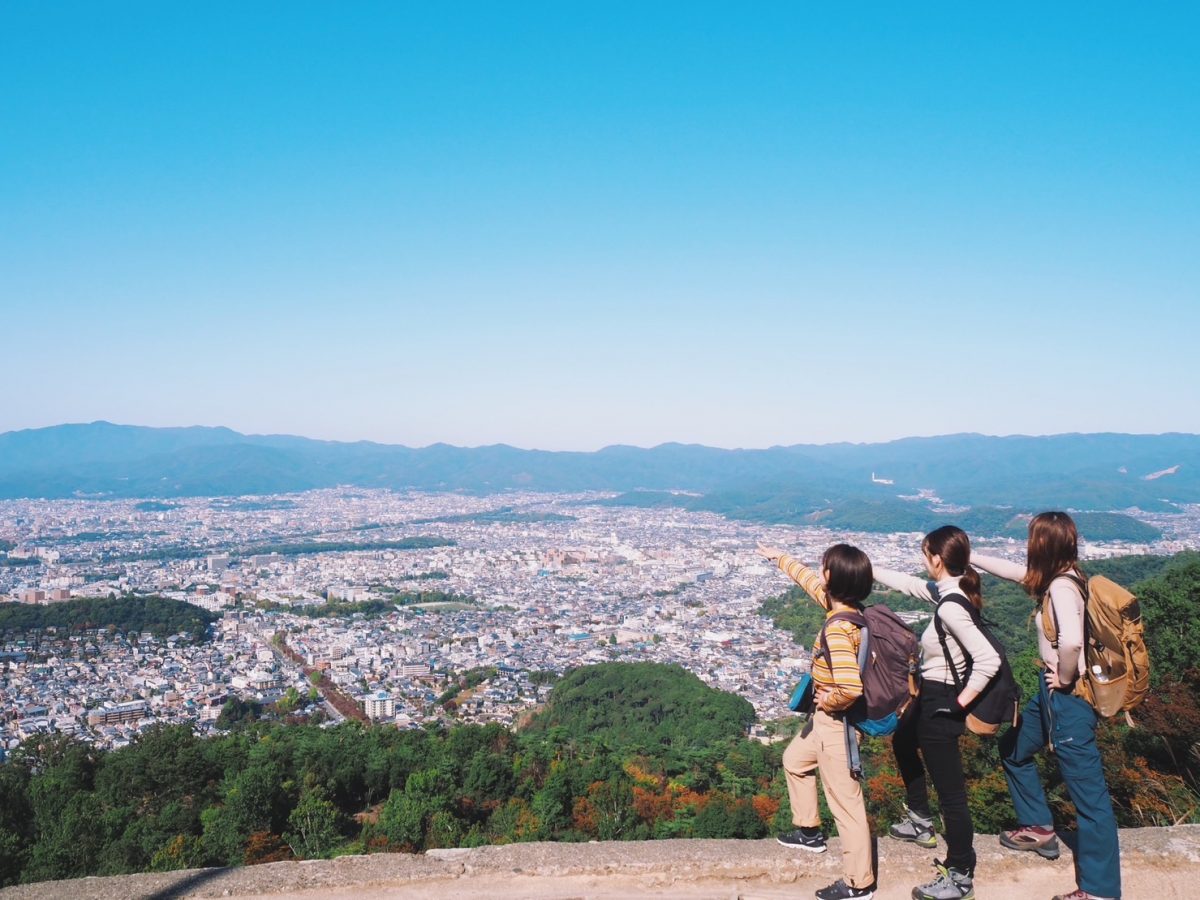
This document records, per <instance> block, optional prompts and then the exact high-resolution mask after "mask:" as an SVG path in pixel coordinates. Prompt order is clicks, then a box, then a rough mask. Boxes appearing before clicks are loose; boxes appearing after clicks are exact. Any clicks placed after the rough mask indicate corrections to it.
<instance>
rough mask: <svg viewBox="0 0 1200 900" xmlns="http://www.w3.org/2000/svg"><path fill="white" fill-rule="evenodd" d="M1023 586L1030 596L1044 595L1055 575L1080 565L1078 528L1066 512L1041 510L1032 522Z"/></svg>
mask: <svg viewBox="0 0 1200 900" xmlns="http://www.w3.org/2000/svg"><path fill="white" fill-rule="evenodd" d="M1026 556H1027V559H1026V563H1025V568H1026V570H1027V571H1026V572H1025V577H1024V578H1023V579H1022V580H1021V584H1022V586H1023V587H1024V588H1025V590H1026V591H1027V592H1028V593H1029V595H1030V596H1031V597H1041V596H1042V595H1044V594H1045V593H1046V591H1047V589H1048V588H1049V587H1050V582H1051V581H1053V580H1054V579H1055V577H1056V576H1058V575H1061V574H1062V573H1063V572H1066V571H1069V570H1072V569H1074V570H1076V571H1078V568H1079V531H1078V530H1077V529H1076V528H1075V522H1074V520H1073V519H1072V518H1071V517H1070V516H1068V515H1067V514H1066V513H1065V512H1044V513H1038V514H1037V515H1036V516H1034V517H1033V518H1032V519H1031V520H1030V522H1029V548H1028V550H1027V551H1026Z"/></svg>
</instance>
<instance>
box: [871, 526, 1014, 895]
mask: <svg viewBox="0 0 1200 900" xmlns="http://www.w3.org/2000/svg"><path fill="white" fill-rule="evenodd" d="M921 552H922V554H923V555H924V557H925V568H926V570H927V571H928V573H929V580H927V579H924V578H917V577H915V576H913V575H905V574H903V573H901V572H894V571H892V570H891V569H881V568H879V567H878V566H875V567H874V572H875V580H876V581H878V582H879V583H881V584H883V585H886V586H887V587H889V588H892V589H893V590H897V591H902V592H904V593H906V594H908V595H910V596H912V597H920V598H921V599H922V600H927V601H929V602H930V603H933V604H935V609H934V614H933V618H932V619H931V620H930V623H929V627H928V628H926V629H925V631H924V633H923V634H922V635H921V691H920V694H919V695H918V697H917V701H916V703H914V704H913V705H912V707H910V708H909V711H908V713H907V714H906V715H905V718H904V720H903V721H902V722H901V723H900V727H899V728H898V729H897V730H896V733H895V735H894V736H893V738H892V748H893V750H894V752H895V754H896V764H897V767H898V768H899V769H900V776H901V777H902V778H903V779H904V788H905V793H906V794H907V806H908V809H907V817H906V818H905V819H904V821H902V822H900V823H898V824H896V825H893V826H892V827H891V829H890V832H889V833H890V834H891V836H892V837H894V838H897V839H899V840H903V841H912V842H913V843H915V844H917V845H918V846H921V847H929V848H933V847H936V846H937V836H936V835H935V834H934V830H933V815H932V813H931V811H930V808H929V790H928V787H927V785H926V772H927V771H928V773H929V775H930V776H932V778H933V787H934V789H935V790H936V791H937V794H938V800H939V801H940V803H941V808H942V818H943V820H944V821H945V825H946V861H945V862H944V863H943V862H940V861H938V860H936V859H935V860H934V866H935V867H936V868H937V870H938V877H937V878H935V879H934V880H933V881H931V882H929V883H928V884H923V885H920V886H919V887H916V888H914V889H913V893H912V895H913V898H914V900H970V898H973V897H974V896H975V890H974V878H975V848H974V837H975V828H974V825H973V824H972V822H971V811H970V809H969V808H968V807H967V783H966V778H965V777H964V775H963V765H962V755H961V753H960V752H959V747H958V740H959V738H960V737H962V734H963V731H964V730H965V725H966V709H967V707H969V706H970V705H971V703H972V702H973V701H974V700H975V699H976V698H977V697H978V696H979V694H980V693H981V692H982V691H983V689H984V688H985V687H986V686H987V684H988V682H989V681H991V679H992V678H993V676H995V675H996V673H997V672H998V671H1000V664H1001V659H1000V654H999V653H997V652H996V649H995V647H993V646H992V644H991V643H990V642H989V641H988V639H987V637H986V636H985V635H984V634H983V632H982V631H981V630H980V628H979V627H978V625H977V624H976V617H975V616H972V614H971V612H970V611H969V610H968V609H967V607H966V605H965V604H964V603H962V602H956V601H955V600H954V599H951V600H950V602H943V601H946V600H947V598H954V597H955V596H957V597H958V598H965V600H966V602H967V603H969V604H970V605H971V606H972V607H974V609H975V610H976V611H978V610H980V609H982V607H983V594H982V591H981V588H980V582H979V573H978V572H976V571H975V570H974V569H973V568H971V566H970V564H969V563H970V559H971V542H970V540H969V539H968V537H967V535H966V532H964V531H963V530H962V529H961V528H956V527H954V526H953V525H944V526H943V527H941V528H938V529H937V530H936V531H931V532H930V533H929V534H927V535H925V539H924V541H922V543H921ZM939 623H940V625H941V627H942V631H943V633H945V634H947V635H949V636H950V637H951V638H952V640H948V641H945V640H942V639H941V638H940V636H939V633H938V627H937V626H938V624H939ZM961 672H968V673H969V674H967V675H966V676H964V677H965V683H963V684H962V687H961V690H959V689H957V688H956V687H955V685H956V682H958V681H960V680H962V679H961V678H960V676H959V674H958V673H961Z"/></svg>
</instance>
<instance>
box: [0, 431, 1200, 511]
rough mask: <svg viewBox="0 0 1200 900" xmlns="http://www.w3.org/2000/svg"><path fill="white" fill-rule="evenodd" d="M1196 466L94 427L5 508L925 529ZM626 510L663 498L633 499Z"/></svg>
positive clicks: (1144, 440)
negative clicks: (455, 499) (409, 492)
mask: <svg viewBox="0 0 1200 900" xmlns="http://www.w3.org/2000/svg"><path fill="white" fill-rule="evenodd" d="M1198 458H1200V435H1189V434H1163V435H1129V434H1063V435H1054V436H1048V437H1027V436H1012V437H989V436H985V435H977V434H958V435H946V436H942V437H923V438H904V439H901V440H897V441H892V442H888V443H881V444H846V443H841V444H827V445H794V446H788V447H771V448H768V449H758V450H753V449H751V450H745V449H737V450H728V449H720V448H713V447H705V446H700V445H695V444H662V445H660V446H658V447H653V448H648V449H643V448H638V447H629V446H611V447H606V448H604V449H602V450H599V451H595V452H577V451H562V452H551V451H543V450H522V449H518V448H515V447H510V446H507V445H503V444H498V445H491V446H485V447H474V448H466V447H454V446H450V445H447V444H434V445H431V446H429V447H423V448H419V449H418V448H411V447H405V446H399V445H388V444H377V443H371V442H367V441H361V442H355V443H340V442H335V441H318V440H310V439H307V438H301V437H294V436H289V435H243V434H239V433H238V432H235V431H232V430H230V429H228V428H206V427H191V428H146V427H140V426H126V425H114V424H111V423H108V422H95V423H92V424H89V425H60V426H53V427H50V428H41V429H32V430H25V431H13V432H8V433H5V434H0V498H19V497H43V498H67V497H75V496H81V495H82V496H97V497H111V498H128V497H185V496H210V495H211V496H222V495H244V494H269V493H282V492H288V491H301V490H309V489H313V488H321V487H332V486H335V485H342V484H349V485H356V486H362V487H382V488H395V489H405V488H413V489H420V490H463V491H472V492H480V493H491V492H498V491H505V490H513V489H519V490H543V491H576V490H611V491H617V492H638V491H687V492H692V493H696V494H702V495H704V496H703V498H702V499H701V500H691V501H687V502H686V505H689V506H691V507H692V508H699V509H708V510H711V511H714V512H722V513H725V514H729V515H738V516H742V517H746V518H754V519H761V520H763V521H797V520H800V519H802V518H804V517H807V516H812V515H813V514H817V518H820V517H821V516H822V515H824V516H825V517H828V518H829V519H830V522H831V523H839V524H841V525H842V526H843V527H850V524H851V523H848V522H843V521H842V519H843V518H844V516H843V515H842V511H841V510H840V509H839V508H840V507H842V506H845V507H846V508H847V509H851V510H857V512H856V514H855V515H854V516H853V517H852V518H853V519H854V520H861V519H862V518H863V517H864V515H865V517H866V518H867V519H871V518H873V517H876V518H881V519H887V520H901V519H904V520H912V521H913V522H914V523H915V525H916V526H920V524H921V523H922V522H924V521H925V520H926V519H927V518H928V514H929V509H930V504H931V502H932V501H931V499H930V497H929V495H928V492H932V493H933V494H934V495H936V497H938V498H940V500H941V501H943V502H944V503H946V504H954V505H960V506H971V507H981V506H984V507H997V508H998V509H997V510H996V511H993V512H992V513H990V514H989V516H990V518H991V519H997V518H1003V514H1004V510H1008V509H1010V508H1011V513H1012V515H1014V516H1015V515H1016V514H1017V513H1019V512H1022V511H1027V510H1028V509H1032V508H1037V507H1045V506H1057V507H1070V508H1074V509H1088V510H1120V509H1126V508H1129V507H1139V508H1141V509H1145V510H1166V509H1170V508H1171V504H1176V503H1195V502H1200V469H1198V468H1197V467H1196V466H1194V465H1192V462H1193V461H1194V460H1196V459H1198ZM1175 467H1178V468H1175ZM1172 469H1173V471H1172V472H1171V474H1166V475H1161V476H1160V477H1158V478H1155V479H1153V480H1147V479H1146V476H1147V475H1151V474H1155V473H1161V472H1164V471H1166V470H1172ZM1122 470H1123V471H1122ZM875 478H878V479H880V481H876V480H874V479H875ZM883 480H886V481H887V482H890V483H884V481H883ZM920 491H926V492H927V493H926V495H924V496H923V498H922V500H921V502H920V503H918V502H916V501H915V500H912V499H901V498H902V497H912V496H915V495H917V493H918V492H920ZM623 502H626V503H628V504H630V505H644V504H647V503H658V502H661V498H658V497H654V496H652V495H641V494H638V493H628V494H627V496H626V497H625V498H623ZM681 503H682V501H681ZM824 510H829V512H823V511H824ZM864 511H865V512H864ZM897 530H900V529H897Z"/></svg>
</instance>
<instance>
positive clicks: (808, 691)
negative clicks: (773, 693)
mask: <svg viewBox="0 0 1200 900" xmlns="http://www.w3.org/2000/svg"><path fill="white" fill-rule="evenodd" d="M812 700H813V680H812V673H811V672H810V673H809V674H807V675H803V676H801V678H800V681H799V682H797V683H796V689H795V690H794V691H792V697H791V699H790V700H788V709H790V710H791V711H792V712H808V711H809V710H810V709H812Z"/></svg>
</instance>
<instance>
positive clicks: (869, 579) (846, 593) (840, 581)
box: [821, 544, 875, 604]
mask: <svg viewBox="0 0 1200 900" xmlns="http://www.w3.org/2000/svg"><path fill="white" fill-rule="evenodd" d="M821 568H823V569H824V570H825V571H826V572H827V573H828V574H827V575H826V581H825V590H826V591H827V592H828V593H829V596H830V597H832V598H833V599H834V600H840V601H842V602H843V603H855V604H860V603H862V602H863V601H864V600H866V599H867V597H869V596H871V587H872V586H873V585H874V583H875V574H874V572H873V571H872V570H871V560H870V558H869V557H868V556H867V554H865V553H863V552H862V551H861V550H859V549H858V548H857V547H852V546H850V545H849V544H834V545H833V546H832V547H830V548H829V549H828V550H826V551H825V555H824V556H822V557H821Z"/></svg>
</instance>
